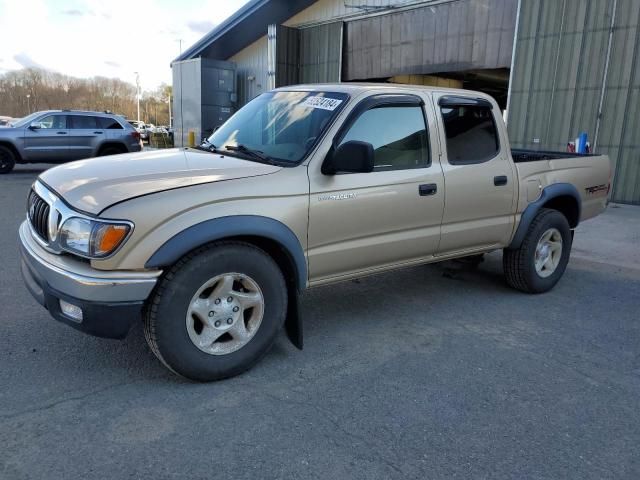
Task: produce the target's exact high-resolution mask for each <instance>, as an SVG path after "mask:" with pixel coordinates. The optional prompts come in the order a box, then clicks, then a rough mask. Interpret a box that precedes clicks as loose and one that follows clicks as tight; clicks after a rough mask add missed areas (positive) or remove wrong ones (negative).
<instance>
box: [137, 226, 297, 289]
mask: <svg viewBox="0 0 640 480" xmlns="http://www.w3.org/2000/svg"><path fill="white" fill-rule="evenodd" d="M230 237H264V238H268V239H269V240H273V241H275V242H277V243H279V244H280V245H281V247H282V248H283V250H285V252H286V253H287V254H288V255H289V257H290V259H291V261H292V264H293V265H294V268H295V272H296V278H295V279H294V280H295V282H296V286H297V289H298V290H299V291H300V290H304V289H305V288H306V286H307V259H306V257H305V255H304V251H303V249H302V245H300V242H299V240H298V237H296V235H295V234H294V233H293V232H292V231H291V230H290V229H289V227H287V226H286V225H285V224H283V223H282V222H279V221H278V220H274V219H272V218H268V217H261V216H257V215H237V216H232V217H220V218H214V219H212V220H206V221H204V222H201V223H198V224H196V225H193V226H191V227H189V228H187V229H186V230H183V231H182V232H180V233H178V234H177V235H175V236H174V237H172V238H170V239H169V240H167V241H166V242H165V243H164V244H163V245H162V246H161V247H160V248H159V249H158V250H157V251H156V252H155V253H154V254H153V255H152V256H151V258H150V259H149V260H147V263H146V264H145V268H160V267H165V266H167V265H171V264H173V263H175V262H176V261H177V260H178V259H179V258H180V257H182V256H183V255H185V254H187V253H188V252H190V251H191V250H193V249H195V248H198V247H200V246H202V245H205V244H207V243H209V242H213V241H215V240H222V239H225V238H230Z"/></svg>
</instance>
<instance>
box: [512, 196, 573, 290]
mask: <svg viewBox="0 0 640 480" xmlns="http://www.w3.org/2000/svg"><path fill="white" fill-rule="evenodd" d="M551 228H555V229H557V230H558V231H559V232H560V235H561V237H562V253H561V257H560V261H559V263H558V266H557V267H556V269H555V271H553V273H552V274H551V275H550V276H548V277H542V276H540V275H539V274H538V272H537V271H536V267H535V255H536V247H537V245H538V241H539V240H540V238H541V237H542V235H543V234H544V233H545V232H547V231H548V230H549V229H551ZM572 238H573V237H572V234H571V228H570V227H569V222H568V221H567V218H566V217H565V216H564V215H563V214H562V213H560V212H558V211H557V210H550V209H547V208H543V209H541V210H540V212H538V214H537V215H536V217H535V218H534V219H533V222H531V225H530V226H529V230H528V231H527V235H526V236H525V238H524V240H523V242H522V245H521V246H520V248H517V249H508V248H507V249H505V250H504V254H503V256H502V265H503V267H504V274H505V277H506V280H507V283H508V284H509V285H510V286H511V287H513V288H515V289H517V290H520V291H522V292H525V293H543V292H547V291H549V290H551V289H552V288H553V287H554V286H555V284H556V283H558V281H559V280H560V278H561V277H562V275H563V274H564V271H565V270H566V268H567V263H568V262H569V256H570V253H571V243H572Z"/></svg>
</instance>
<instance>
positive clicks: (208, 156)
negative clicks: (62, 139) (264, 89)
mask: <svg viewBox="0 0 640 480" xmlns="http://www.w3.org/2000/svg"><path fill="white" fill-rule="evenodd" d="M281 168H282V167H278V166H274V165H265V164H262V163H256V162H252V161H249V160H242V159H239V158H234V157H229V156H226V155H218V154H214V153H208V152H201V151H198V150H187V149H177V148H174V149H170V150H159V151H152V152H143V153H126V154H122V155H114V156H110V157H98V158H92V159H89V160H80V161H77V162H71V163H67V164H64V165H60V166H59V167H55V168H52V169H50V170H47V171H45V172H43V173H42V174H41V175H40V177H39V178H40V180H42V182H44V183H45V184H46V185H47V186H49V187H50V188H52V189H53V190H55V192H56V193H57V194H58V195H61V196H62V198H63V199H64V200H65V201H66V202H67V203H68V204H70V205H71V206H72V207H74V208H77V209H79V210H82V211H84V212H87V213H92V214H98V213H100V212H101V211H102V210H104V209H105V208H107V207H109V206H110V205H113V204H114V203H118V202H121V201H123V200H128V199H130V198H134V197H139V196H141V195H147V194H149V193H156V192H161V191H163V190H170V189H173V188H181V187H188V186H191V185H198V184H202V183H212V182H221V181H223V180H233V179H236V178H246V177H255V176H258V175H268V174H270V173H275V172H277V171H278V170H280V169H281Z"/></svg>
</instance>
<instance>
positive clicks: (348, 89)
mask: <svg viewBox="0 0 640 480" xmlns="http://www.w3.org/2000/svg"><path fill="white" fill-rule="evenodd" d="M275 90H276V91H302V92H304V91H317V90H320V91H322V90H326V91H332V92H344V93H350V94H356V93H360V92H364V91H368V90H392V91H398V90H406V91H414V92H415V91H417V90H419V91H426V92H450V93H451V94H457V95H466V96H469V95H472V96H474V97H482V98H486V99H489V100H493V98H492V97H491V96H490V95H487V94H485V93H482V92H477V91H475V90H464V89H462V88H446V87H433V86H426V85H408V84H403V83H365V82H362V83H355V82H354V83H351V82H349V83H310V84H304V85H288V86H285V87H279V88H276V89H275Z"/></svg>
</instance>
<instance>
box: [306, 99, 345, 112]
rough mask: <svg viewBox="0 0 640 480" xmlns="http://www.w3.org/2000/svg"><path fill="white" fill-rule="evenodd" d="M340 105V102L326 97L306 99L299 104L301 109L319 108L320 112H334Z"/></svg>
mask: <svg viewBox="0 0 640 480" xmlns="http://www.w3.org/2000/svg"><path fill="white" fill-rule="evenodd" d="M341 103H342V100H337V99H335V98H327V97H307V98H305V100H304V102H302V103H300V105H302V106H303V107H311V108H321V109H322V110H335V109H336V108H338V106H339V105H340V104H341Z"/></svg>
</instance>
